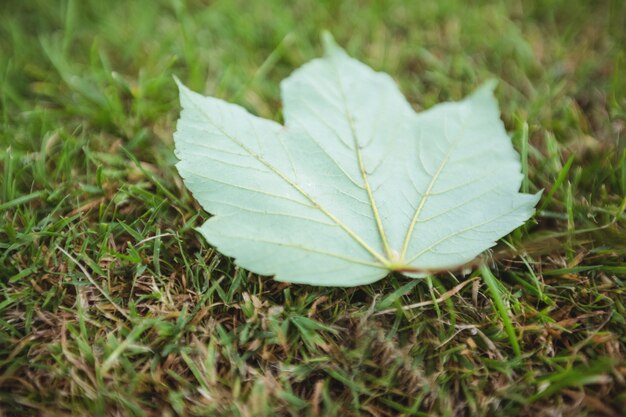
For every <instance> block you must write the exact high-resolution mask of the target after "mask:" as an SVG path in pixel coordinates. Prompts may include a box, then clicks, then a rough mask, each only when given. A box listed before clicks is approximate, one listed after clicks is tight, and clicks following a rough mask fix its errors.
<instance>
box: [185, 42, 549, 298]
mask: <svg viewBox="0 0 626 417" xmlns="http://www.w3.org/2000/svg"><path fill="white" fill-rule="evenodd" d="M325 51H326V52H325V55H324V57H323V58H321V59H315V60H313V61H311V62H309V63H308V64H306V65H304V66H303V67H302V68H300V69H298V70H296V71H295V72H294V73H293V74H292V75H291V76H290V77H289V78H287V79H286V80H284V81H283V82H282V84H281V91H282V98H283V103H284V116H285V125H284V126H282V125H280V124H278V123H276V122H273V121H270V120H266V119H262V118H259V117H256V116H253V115H252V114H250V113H249V112H247V111H246V110H245V109H243V108H242V107H240V106H237V105H234V104H230V103H227V102H224V101H222V100H219V99H216V98H212V97H204V96H201V95H199V94H196V93H194V92H192V91H190V90H188V89H187V88H186V87H185V86H183V85H182V84H180V83H179V88H180V98H181V103H182V108H183V110H182V113H181V116H180V120H179V121H178V125H177V131H176V133H175V135H174V138H175V142H176V155H177V156H178V158H179V159H180V162H179V163H178V165H177V167H178V170H179V172H180V174H181V176H182V177H183V179H184V181H185V184H186V186H187V187H188V188H189V189H190V190H191V192H192V193H193V195H194V197H195V198H196V199H197V200H198V202H199V203H200V204H201V205H202V207H203V208H204V209H205V210H207V211H208V212H209V213H211V214H213V217H211V218H210V219H209V220H208V221H207V222H206V223H205V224H204V225H203V226H202V227H201V228H200V229H199V230H200V232H201V233H202V235H203V236H204V237H205V238H206V239H207V241H208V242H209V243H211V244H212V245H214V246H216V247H217V248H218V250H219V251H220V252H222V253H223V254H225V255H228V256H231V257H233V258H235V260H236V263H237V264H238V265H240V266H241V267H244V268H246V269H248V270H250V271H253V272H256V273H258V274H262V275H274V276H275V278H276V279H278V280H282V281H290V282H298V283H306V284H314V285H331V286H353V285H360V284H367V283H371V282H374V281H376V280H378V279H381V278H383V277H384V276H385V275H387V274H388V273H389V272H390V271H401V272H405V273H409V274H412V275H415V276H419V275H420V274H424V273H427V272H431V271H440V270H446V269H451V268H455V267H458V266H460V265H463V264H465V263H467V262H469V261H471V260H472V259H474V258H475V257H476V256H477V255H479V254H480V253H481V252H483V251H484V250H485V249H487V248H489V247H491V246H493V245H494V244H495V242H496V240H498V239H499V238H501V237H502V236H504V235H506V234H507V233H509V232H510V231H512V230H513V229H515V228H516V227H518V226H520V225H521V224H522V223H523V222H524V221H526V220H527V219H528V218H529V217H530V216H531V215H532V214H533V212H534V206H535V204H536V203H537V201H538V199H539V194H536V195H529V194H521V193H519V188H520V184H521V181H522V173H521V167H520V161H519V155H518V154H517V153H516V152H515V150H514V149H513V147H512V145H511V140H510V138H509V137H508V135H507V134H506V131H505V130H504V126H503V124H502V122H501V120H500V117H499V110H498V104H497V102H496V100H495V98H494V96H493V93H492V91H493V89H494V86H495V83H493V82H490V83H487V84H485V85H483V86H482V87H481V88H479V89H478V90H477V91H476V92H474V93H473V94H472V95H470V96H469V97H467V98H466V99H464V100H462V101H460V102H455V103H443V104H440V105H437V106H435V107H433V108H431V109H429V110H427V111H424V112H421V113H415V112H414V110H413V109H412V108H411V106H410V105H409V104H408V103H407V101H406V100H405V98H404V97H403V95H402V94H401V93H400V91H399V89H398V87H397V85H396V83H395V82H394V81H393V80H392V79H391V77H389V76H388V75H387V74H383V73H379V72H375V71H373V70H372V69H371V68H369V67H368V66H366V65H364V64H362V63H360V62H359V61H357V60H355V59H352V58H350V57H349V56H348V55H347V54H346V53H345V52H344V51H343V50H342V49H341V48H339V47H338V46H336V45H335V43H334V41H333V40H332V38H330V37H329V36H328V37H326V38H325Z"/></svg>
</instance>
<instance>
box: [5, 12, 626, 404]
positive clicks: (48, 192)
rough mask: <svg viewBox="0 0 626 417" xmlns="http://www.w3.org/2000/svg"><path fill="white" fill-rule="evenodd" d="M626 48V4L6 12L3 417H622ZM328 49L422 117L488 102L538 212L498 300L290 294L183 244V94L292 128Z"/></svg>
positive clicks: (392, 288)
mask: <svg viewBox="0 0 626 417" xmlns="http://www.w3.org/2000/svg"><path fill="white" fill-rule="evenodd" d="M625 28H626V3H624V2H623V1H620V0H603V1H597V2H584V1H565V0H542V1H515V0H511V1H492V2H487V1H471V2H466V1H454V0H443V1H419V2H417V1H416V2H406V1H394V0H388V1H364V0H360V1H359V0H351V1H343V2H335V1H313V0H305V1H299V2H286V1H279V0H271V1H269V0H268V1H264V2H246V1H236V0H235V1H225V0H224V1H205V2H202V1H182V0H178V1H177V0H158V1H156V0H155V1H147V0H145V1H133V2H126V1H110V2H97V1H94V0H84V1H78V0H75V1H74V0H68V1H47V0H28V1H17V0H8V1H5V2H3V5H2V12H1V14H0V106H1V107H0V109H1V114H0V117H1V126H2V129H1V130H0V165H1V168H2V169H1V170H0V172H1V174H0V175H1V176H0V414H2V413H4V414H5V415H33V414H40V415H51V416H52V415H54V416H56V415H138V416H141V415H241V416H261V415H268V416H269V415H294V416H301V415H310V416H331V415H355V416H356V415H372V416H384V415H399V414H402V415H442V416H464V415H545V416H553V415H577V416H578V415H580V416H586V415H611V416H614V415H615V416H617V415H621V413H622V411H623V410H624V407H625V403H626V395H625V394H624V387H625V384H624V378H625V376H626V366H625V364H624V357H623V352H624V349H625V339H626V331H625V329H624V327H625V324H624V315H625V314H626V309H625V307H624V301H625V299H624V293H623V279H624V277H625V276H626V264H625V262H624V256H625V253H626V245H624V242H626V232H625V230H624V220H625V215H624V205H625V204H626V200H625V199H624V196H625V195H626V163H625V153H624V147H625V141H624V134H625V129H626V122H625V120H626V52H625V51H626V49H625V45H626V29H625ZM324 29H327V30H330V31H331V32H332V33H333V34H334V36H335V38H336V39H337V41H338V43H339V44H341V45H343V46H344V47H345V48H346V49H347V50H348V52H349V53H351V54H352V55H353V56H355V57H356V58H357V59H359V60H361V61H363V62H365V63H367V64H368V65H370V66H372V67H374V68H375V69H377V70H381V71H386V72H388V73H390V74H391V75H392V76H393V77H394V78H395V79H396V80H397V81H398V83H399V84H400V87H401V89H402V91H403V92H404V93H405V94H406V95H407V97H408V99H409V101H410V102H411V103H412V104H413V105H414V106H415V108H416V109H418V110H419V109H424V108H428V107H430V106H432V105H434V104H435V103H438V102H440V101H444V100H456V99H460V98H462V97H463V96H464V95H465V94H467V93H468V92H470V91H472V90H473V89H474V88H475V87H476V86H477V85H479V84H480V82H482V81H484V80H486V79H489V78H497V79H499V80H500V84H499V87H498V90H497V96H498V98H499V101H500V105H501V108H502V117H503V120H504V121H505V123H506V125H507V127H508V129H509V130H510V131H511V132H512V135H513V139H514V143H515V145H516V148H517V149H518V150H519V151H520V153H521V155H522V158H523V162H524V169H525V172H526V174H527V178H526V180H525V182H524V188H525V189H526V190H529V191H536V190H538V189H541V188H544V189H545V192H544V198H543V200H542V201H541V202H540V210H539V211H538V213H537V215H536V218H535V220H534V221H533V222H530V223H529V225H528V226H526V227H525V228H523V229H521V230H518V231H516V232H515V233H513V234H512V235H511V236H509V237H508V238H507V239H505V241H504V243H503V245H502V247H503V248H504V249H506V250H507V251H506V253H505V254H504V255H499V253H500V252H498V250H496V252H494V253H495V254H496V255H498V256H496V257H495V258H496V259H498V261H497V262H495V263H494V264H493V265H492V267H493V268H492V270H493V273H494V274H495V275H496V276H497V278H499V281H498V282H497V291H496V292H495V293H494V294H495V295H490V293H488V292H487V291H486V287H485V286H484V285H482V284H480V282H482V281H481V280H478V281H474V282H473V283H472V284H470V285H468V286H467V287H464V288H463V289H462V290H461V291H459V292H458V293H456V294H454V295H453V294H448V295H449V296H450V297H452V298H446V296H444V297H443V298H444V299H445V300H442V301H438V302H434V301H437V300H438V299H440V298H442V297H441V295H442V294H446V291H448V290H450V289H451V288H453V287H454V286H456V285H457V284H458V283H459V282H461V281H463V280H465V279H466V278H464V277H462V276H440V277H432V278H430V279H427V280H423V281H411V280H407V279H405V278H402V277H399V276H392V277H390V278H388V279H386V280H383V281H381V282H379V283H376V284H374V285H372V286H367V287H361V288H355V289H328V288H314V287H303V286H291V285H288V284H280V283H276V282H273V281H271V280H270V279H268V278H265V277H258V276H254V275H249V274H247V273H246V272H245V271H242V270H237V269H236V268H235V267H234V266H233V265H232V264H231V263H230V261H229V260H228V259H223V258H222V257H221V256H220V255H219V254H216V253H215V252H214V251H213V250H212V249H211V248H210V247H208V246H207V245H206V243H205V242H203V241H202V239H201V238H200V237H199V236H198V235H197V234H196V233H195V232H194V231H193V227H196V226H198V225H200V224H201V223H202V221H203V219H205V218H206V214H205V213H203V212H202V211H201V210H200V209H199V207H198V206H197V205H196V204H195V203H194V201H193V199H192V198H191V196H190V195H189V193H188V192H187V191H186V190H185V189H184V187H183V186H182V183H181V181H180V179H179V178H178V176H177V174H176V171H175V169H174V167H173V164H174V163H175V158H174V156H173V143H172V137H171V135H172V131H173V129H174V122H175V120H176V118H177V115H178V103H177V92H176V88H175V85H174V82H173V80H172V75H173V74H175V75H177V76H178V77H180V78H181V79H182V80H183V81H184V82H185V83H186V84H187V85H189V86H190V87H191V88H193V89H195V90H198V91H201V92H204V93H206V94H210V95H215V96H218V97H222V98H226V99H228V100H230V101H234V102H237V103H239V104H241V105H243V106H245V107H246V108H248V109H249V110H250V111H252V112H254V113H256V114H259V115H261V116H264V117H268V118H273V119H276V120H280V119H281V107H280V97H279V91H278V85H279V82H280V80H281V79H283V78H284V77H285V76H287V75H288V74H289V73H290V72H291V71H292V70H293V69H295V68H297V67H298V66H300V65H302V64H303V63H304V62H306V61H308V60H310V59H312V58H314V57H316V56H318V55H319V54H320V52H321V45H320V42H319V35H320V32H321V31H322V30H324ZM474 275H475V276H476V273H474ZM494 300H497V301H499V302H501V303H502V305H504V306H505V308H506V312H505V314H506V316H507V317H509V318H510V320H511V321H512V323H513V328H514V330H515V332H514V333H513V334H511V333H507V332H506V329H504V328H503V326H502V323H503V320H502V319H503V318H504V317H502V316H498V314H496V313H495V312H496V311H499V310H494ZM428 301H432V303H431V304H430V305H427V306H424V307H421V308H414V309H410V310H402V307H403V306H406V305H410V304H412V303H416V302H428ZM389 308H395V312H394V313H391V314H382V315H376V312H381V311H385V310H387V309H389ZM500 314H502V313H501V312H500ZM516 344H519V346H520V349H521V352H520V353H521V354H519V355H518V354H516V351H515V350H516V349H515V348H514V346H515V345H516Z"/></svg>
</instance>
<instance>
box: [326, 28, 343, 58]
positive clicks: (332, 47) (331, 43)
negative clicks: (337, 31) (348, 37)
mask: <svg viewBox="0 0 626 417" xmlns="http://www.w3.org/2000/svg"><path fill="white" fill-rule="evenodd" d="M322 45H323V46H324V53H325V54H326V55H330V54H332V53H334V52H337V51H338V50H341V48H340V47H339V45H337V42H335V38H334V37H333V35H332V34H331V33H330V32H329V31H327V30H324V31H322Z"/></svg>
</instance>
